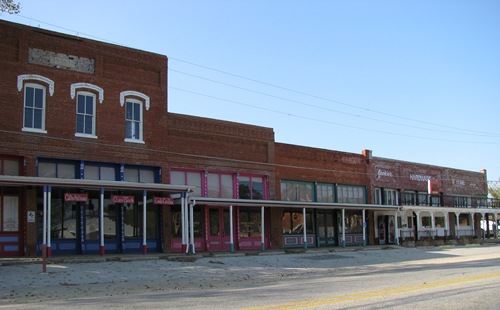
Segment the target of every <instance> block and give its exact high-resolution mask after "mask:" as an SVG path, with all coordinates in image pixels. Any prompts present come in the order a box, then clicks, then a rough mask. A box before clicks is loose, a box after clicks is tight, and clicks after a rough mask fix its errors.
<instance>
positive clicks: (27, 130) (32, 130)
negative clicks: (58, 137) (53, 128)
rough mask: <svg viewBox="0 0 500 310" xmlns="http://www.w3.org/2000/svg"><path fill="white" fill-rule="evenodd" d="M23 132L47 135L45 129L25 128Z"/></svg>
mask: <svg viewBox="0 0 500 310" xmlns="http://www.w3.org/2000/svg"><path fill="white" fill-rule="evenodd" d="M22 131H26V132H35V133H44V134H46V133H47V130H43V129H36V128H27V127H23V129H22Z"/></svg>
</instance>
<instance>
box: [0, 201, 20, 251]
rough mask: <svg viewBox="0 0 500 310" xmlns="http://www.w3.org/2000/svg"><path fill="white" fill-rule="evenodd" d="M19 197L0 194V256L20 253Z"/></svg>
mask: <svg viewBox="0 0 500 310" xmlns="http://www.w3.org/2000/svg"><path fill="white" fill-rule="evenodd" d="M19 215H20V212H19V197H18V196H8V195H0V257H2V256H18V255H21V254H22V246H21V243H22V238H21V227H20V220H19Z"/></svg>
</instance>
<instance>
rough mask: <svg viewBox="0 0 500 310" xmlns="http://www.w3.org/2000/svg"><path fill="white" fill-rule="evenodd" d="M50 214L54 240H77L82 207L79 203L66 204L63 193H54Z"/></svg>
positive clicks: (51, 234) (51, 232) (51, 231)
mask: <svg viewBox="0 0 500 310" xmlns="http://www.w3.org/2000/svg"><path fill="white" fill-rule="evenodd" d="M51 211H52V212H51V214H50V220H51V225H50V228H51V230H50V236H51V238H52V239H75V238H76V237H77V233H78V224H77V223H78V221H77V219H78V218H79V216H78V213H79V212H80V206H79V203H77V202H65V201H64V197H63V192H62V191H59V190H57V191H53V192H52V200H51Z"/></svg>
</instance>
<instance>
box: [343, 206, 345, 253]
mask: <svg viewBox="0 0 500 310" xmlns="http://www.w3.org/2000/svg"><path fill="white" fill-rule="evenodd" d="M342 247H344V248H345V209H342Z"/></svg>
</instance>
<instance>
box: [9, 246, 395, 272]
mask: <svg viewBox="0 0 500 310" xmlns="http://www.w3.org/2000/svg"><path fill="white" fill-rule="evenodd" d="M399 248H401V247H400V246H398V245H394V244H391V245H369V246H350V247H345V248H342V247H329V248H308V249H307V250H306V249H303V248H296V249H276V250H274V249H271V250H266V251H264V252H262V251H258V250H256V251H235V252H233V253H231V252H199V253H196V254H184V253H150V254H141V253H134V254H106V255H104V256H101V255H94V254H92V255H85V254H82V255H58V256H52V257H48V258H47V264H48V265H50V264H62V263H66V264H80V263H104V262H113V261H119V262H130V261H148V260H169V261H179V262H189V261H195V260H197V259H199V258H203V257H242V256H266V255H285V254H301V253H308V254H314V253H335V252H353V251H370V250H390V249H399ZM42 263H43V261H42V257H0V267H2V266H15V265H27V264H42Z"/></svg>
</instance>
